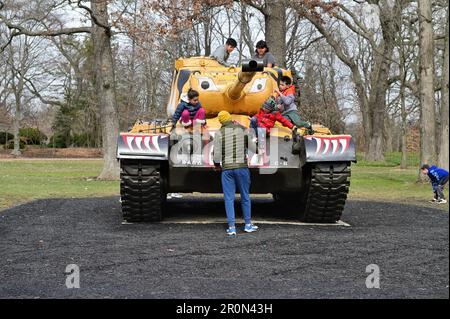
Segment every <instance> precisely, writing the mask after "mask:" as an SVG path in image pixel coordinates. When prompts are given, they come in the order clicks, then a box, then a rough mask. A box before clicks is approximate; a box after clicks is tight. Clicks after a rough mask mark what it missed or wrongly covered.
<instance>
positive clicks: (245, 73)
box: [227, 60, 264, 100]
mask: <svg viewBox="0 0 450 319" xmlns="http://www.w3.org/2000/svg"><path fill="white" fill-rule="evenodd" d="M263 70H264V64H263V61H261V60H246V61H243V62H242V69H241V71H240V72H239V73H238V78H237V79H236V81H235V82H234V83H233V84H232V85H231V86H230V87H229V88H228V90H227V96H228V97H229V98H230V99H231V100H237V99H239V98H240V97H241V95H242V91H243V90H244V87H245V86H246V85H247V84H248V83H250V82H251V80H252V79H253V77H254V76H255V74H256V72H260V71H263Z"/></svg>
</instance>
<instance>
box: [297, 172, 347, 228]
mask: <svg viewBox="0 0 450 319" xmlns="http://www.w3.org/2000/svg"><path fill="white" fill-rule="evenodd" d="M306 170H310V171H309V172H307V173H309V174H310V175H309V174H307V175H306V176H308V177H309V176H310V177H309V178H307V179H308V180H307V181H306V189H307V191H306V192H305V193H304V196H303V200H302V205H301V215H300V220H301V221H304V222H308V223H335V222H336V221H338V220H339V219H340V218H341V215H342V211H343V210H344V206H345V201H346V199H347V194H348V190H349V186H350V166H349V164H348V163H319V164H315V165H312V166H310V167H307V168H306Z"/></svg>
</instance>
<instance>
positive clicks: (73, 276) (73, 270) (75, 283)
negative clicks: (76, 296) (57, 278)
mask: <svg viewBox="0 0 450 319" xmlns="http://www.w3.org/2000/svg"><path fill="white" fill-rule="evenodd" d="M65 274H66V287H67V288H68V289H72V288H80V267H78V265H76V264H70V265H67V267H66V271H65Z"/></svg>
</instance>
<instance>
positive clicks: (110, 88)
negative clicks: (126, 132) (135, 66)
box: [91, 1, 119, 180]
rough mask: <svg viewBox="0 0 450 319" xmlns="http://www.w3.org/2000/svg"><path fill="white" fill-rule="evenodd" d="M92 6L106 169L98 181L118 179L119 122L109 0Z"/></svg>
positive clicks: (96, 78) (94, 3)
mask: <svg viewBox="0 0 450 319" xmlns="http://www.w3.org/2000/svg"><path fill="white" fill-rule="evenodd" d="M91 7H92V11H93V14H94V16H95V17H96V19H97V20H98V21H97V22H98V23H100V24H102V25H103V26H99V25H98V24H97V23H95V21H94V19H93V21H92V39H93V44H94V72H95V85H96V89H97V103H98V105H99V107H100V114H101V117H102V118H101V123H102V124H101V125H102V147H103V169H102V172H101V173H100V175H99V177H98V178H99V179H104V180H113V179H118V178H119V165H118V161H117V159H116V148H117V136H118V134H119V120H118V117H117V101H116V92H115V81H114V62H113V56H112V52H111V31H110V29H109V28H107V27H104V26H107V25H108V3H107V1H101V2H94V1H93V2H91Z"/></svg>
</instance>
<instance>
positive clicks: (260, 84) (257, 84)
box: [249, 78, 267, 93]
mask: <svg viewBox="0 0 450 319" xmlns="http://www.w3.org/2000/svg"><path fill="white" fill-rule="evenodd" d="M266 82H267V79H266V78H259V79H255V80H254V81H253V84H252V87H251V89H250V91H249V93H257V92H262V91H264V90H265V88H266Z"/></svg>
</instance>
